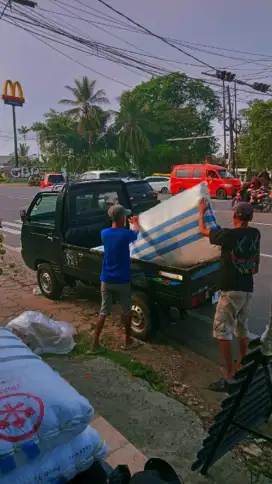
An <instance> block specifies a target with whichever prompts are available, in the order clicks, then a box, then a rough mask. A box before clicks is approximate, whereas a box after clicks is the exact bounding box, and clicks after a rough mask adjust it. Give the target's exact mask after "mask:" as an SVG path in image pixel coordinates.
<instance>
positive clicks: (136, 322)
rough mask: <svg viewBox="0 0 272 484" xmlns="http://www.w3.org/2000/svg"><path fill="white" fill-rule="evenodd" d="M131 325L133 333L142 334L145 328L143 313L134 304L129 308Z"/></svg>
mask: <svg viewBox="0 0 272 484" xmlns="http://www.w3.org/2000/svg"><path fill="white" fill-rule="evenodd" d="M131 325H132V329H133V331H134V332H135V333H142V332H143V331H144V330H145V328H146V320H145V316H144V312H143V310H142V308H141V307H140V306H137V305H135V304H134V305H133V306H132V308H131Z"/></svg>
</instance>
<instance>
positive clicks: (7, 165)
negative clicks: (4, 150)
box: [0, 155, 12, 173]
mask: <svg viewBox="0 0 272 484" xmlns="http://www.w3.org/2000/svg"><path fill="white" fill-rule="evenodd" d="M11 168H12V156H11V155H0V173H1V172H2V173H3V172H9V171H10V170H11Z"/></svg>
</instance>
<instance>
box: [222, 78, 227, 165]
mask: <svg viewBox="0 0 272 484" xmlns="http://www.w3.org/2000/svg"><path fill="white" fill-rule="evenodd" d="M222 86H223V133H224V160H225V163H226V150H227V132H226V131H227V130H226V97H225V95H226V89H225V80H224V79H223V81H222Z"/></svg>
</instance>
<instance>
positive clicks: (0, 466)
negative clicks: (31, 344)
mask: <svg viewBox="0 0 272 484" xmlns="http://www.w3.org/2000/svg"><path fill="white" fill-rule="evenodd" d="M0 368H1V378H0V397H1V398H0V482H1V484H2V479H1V472H2V473H3V474H8V473H9V472H12V471H15V469H19V468H20V467H21V468H23V467H24V465H26V464H27V463H28V462H29V461H31V462H32V464H33V463H34V462H35V460H36V459H38V458H40V457H42V455H44V454H45V453H47V452H51V451H52V450H53V449H54V448H55V447H57V446H60V445H64V444H66V443H67V442H68V441H69V440H71V439H72V438H73V437H76V436H77V435H79V434H81V433H82V432H83V431H84V430H85V429H86V428H87V427H88V425H89V423H90V421H91V420H92V418H93V415H94V410H93V408H92V406H91V404H90V402H89V401H88V400H87V399H86V398H84V397H83V396H82V395H80V394H79V393H78V392H77V391H76V390H75V389H74V388H73V387H72V386H71V385H69V383H68V382H67V381H65V380H64V379H63V378H61V376H60V375H59V374H58V373H56V371H54V370H53V369H52V368H50V366H49V365H47V364H46V363H45V362H44V361H43V360H42V359H41V358H40V357H39V356H37V355H34V353H33V352H32V351H31V350H30V349H29V348H28V347H27V346H26V345H25V344H24V343H23V342H22V341H21V340H20V339H19V338H17V336H15V335H14V334H13V333H11V331H9V330H8V329H7V328H1V327H0ZM9 482H10V484H13V482H14V481H13V480H12V479H10V481H9ZM28 482H29V484H32V483H34V481H33V480H32V479H31V480H29V481H28ZM35 482H36V481H35ZM37 482H44V481H37ZM53 482H55V481H53Z"/></svg>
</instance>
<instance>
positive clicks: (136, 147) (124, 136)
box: [116, 92, 158, 173]
mask: <svg viewBox="0 0 272 484" xmlns="http://www.w3.org/2000/svg"><path fill="white" fill-rule="evenodd" d="M116 128H117V130H118V134H119V149H120V151H121V152H122V153H126V154H128V155H130V156H131V157H132V159H133V161H134V163H135V165H136V167H137V169H138V170H139V172H140V173H141V172H143V168H144V167H143V161H144V160H143V158H144V155H145V154H146V153H147V152H148V151H149V149H150V142H149V138H148V135H149V134H151V133H156V132H157V131H158V126H157V125H156V124H155V123H154V122H153V121H151V120H150V119H149V117H148V109H147V107H146V106H144V107H140V106H139V104H138V102H137V101H136V99H135V98H134V97H133V95H132V94H131V93H130V92H126V93H124V94H123V95H122V97H121V109H120V112H119V113H118V114H117V118H116Z"/></svg>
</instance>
